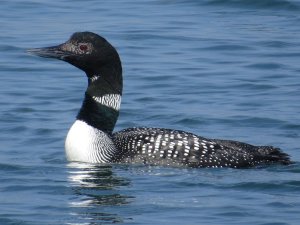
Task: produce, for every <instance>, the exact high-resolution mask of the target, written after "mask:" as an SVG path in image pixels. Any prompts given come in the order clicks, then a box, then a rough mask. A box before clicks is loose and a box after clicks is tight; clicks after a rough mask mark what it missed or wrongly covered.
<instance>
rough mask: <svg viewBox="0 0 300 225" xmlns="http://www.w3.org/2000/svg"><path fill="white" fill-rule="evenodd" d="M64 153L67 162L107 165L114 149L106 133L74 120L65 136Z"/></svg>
mask: <svg viewBox="0 0 300 225" xmlns="http://www.w3.org/2000/svg"><path fill="white" fill-rule="evenodd" d="M65 151H66V156H67V159H68V160H69V161H79V162H88V163H108V162H111V159H112V156H113V154H114V153H115V152H116V147H115V145H114V143H113V142H112V140H111V139H110V138H109V136H108V135H107V134H106V133H104V132H103V131H101V130H98V129H96V128H94V127H92V126H90V125H88V124H87V123H85V122H83V121H80V120H76V121H75V123H74V124H73V125H72V127H71V128H70V130H69V133H68V135H67V138H66V142H65Z"/></svg>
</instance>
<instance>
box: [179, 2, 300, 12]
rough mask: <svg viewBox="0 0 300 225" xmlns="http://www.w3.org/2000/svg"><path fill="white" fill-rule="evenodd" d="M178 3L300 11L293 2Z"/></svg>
mask: <svg viewBox="0 0 300 225" xmlns="http://www.w3.org/2000/svg"><path fill="white" fill-rule="evenodd" d="M177 2H178V3H182V4H184V3H187V4H197V5H199V4H201V5H206V6H230V7H238V8H245V9H271V10H288V11H299V10H300V3H299V2H296V1H291V0H289V1H288V0H206V1H198V0H179V1H177Z"/></svg>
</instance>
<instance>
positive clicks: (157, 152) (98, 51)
mask: <svg viewBox="0 0 300 225" xmlns="http://www.w3.org/2000/svg"><path fill="white" fill-rule="evenodd" d="M27 51H28V53H30V54H33V55H37V56H40V57H46V58H54V59H58V60H62V61H65V62H68V63H70V64H71V65H73V66H75V67H77V68H78V69H80V70H82V71H84V72H85V74H86V77H87V80H88V85H87V89H86V91H85V95H84V100H83V103H82V106H81V108H80V110H79V112H78V114H77V117H76V120H75V122H74V123H73V125H72V126H71V128H70V129H69V131H68V134H67V136H66V139H65V153H66V158H67V160H68V161H77V162H85V163H96V164H114V163H116V164H119V163H121V164H123V163H124V164H145V165H154V166H155V165H156V166H169V167H188V168H189V167H192V168H211V167H212V168H222V167H229V168H251V167H258V166H267V165H271V164H281V165H288V164H290V163H291V161H290V156H289V155H288V154H286V153H284V152H283V151H282V150H281V149H279V148H276V147H272V146H254V145H250V144H247V143H243V142H239V141H232V140H221V139H211V138H205V137H202V136H199V135H196V134H193V133H189V132H185V131H182V130H173V129H167V128H154V127H132V128H127V129H124V130H121V131H117V132H113V130H114V128H115V125H116V122H117V120H118V116H119V111H120V105H121V98H122V91H123V75H122V64H121V60H120V56H119V54H118V52H117V50H116V49H115V47H113V46H112V45H111V44H110V43H109V42H108V41H107V40H106V39H105V38H103V37H102V36H100V35H98V34H96V33H93V32H88V31H86V32H76V33H74V34H72V35H71V37H70V38H69V39H68V40H67V41H66V42H64V43H62V44H59V45H56V46H52V47H44V48H32V49H28V50H27Z"/></svg>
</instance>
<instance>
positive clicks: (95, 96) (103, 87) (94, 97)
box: [77, 70, 122, 134]
mask: <svg viewBox="0 0 300 225" xmlns="http://www.w3.org/2000/svg"><path fill="white" fill-rule="evenodd" d="M109 72H110V74H109V75H108V74H106V71H102V72H101V73H99V72H98V73H96V74H94V75H88V77H89V78H88V88H87V90H86V92H85V98H84V101H83V103H82V106H81V109H80V111H79V113H78V115H77V119H78V120H81V121H84V122H86V123H87V124H88V125H90V126H92V127H94V128H97V129H98V130H101V131H104V132H105V133H108V134H110V133H112V131H113V129H114V127H115V124H116V122H117V119H118V116H119V109H120V105H121V97H122V71H121V70H110V71H109Z"/></svg>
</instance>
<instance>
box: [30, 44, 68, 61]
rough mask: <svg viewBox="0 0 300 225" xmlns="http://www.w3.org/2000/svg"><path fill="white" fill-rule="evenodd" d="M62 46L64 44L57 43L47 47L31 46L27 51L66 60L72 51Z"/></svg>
mask: <svg viewBox="0 0 300 225" xmlns="http://www.w3.org/2000/svg"><path fill="white" fill-rule="evenodd" d="M62 46H63V45H57V46H52V47H46V48H31V49H28V50H27V52H28V53H30V54H32V55H37V56H40V57H45V58H55V59H60V60H64V59H65V57H67V56H70V55H71V53H70V52H67V51H64V50H63V49H62Z"/></svg>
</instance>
